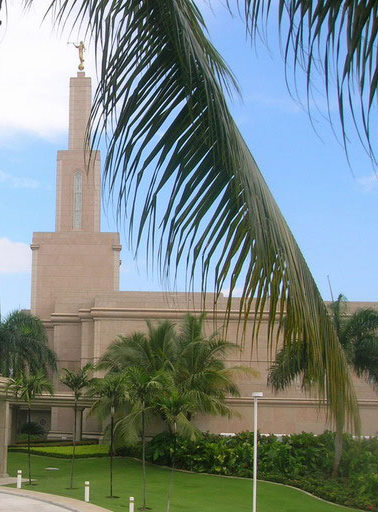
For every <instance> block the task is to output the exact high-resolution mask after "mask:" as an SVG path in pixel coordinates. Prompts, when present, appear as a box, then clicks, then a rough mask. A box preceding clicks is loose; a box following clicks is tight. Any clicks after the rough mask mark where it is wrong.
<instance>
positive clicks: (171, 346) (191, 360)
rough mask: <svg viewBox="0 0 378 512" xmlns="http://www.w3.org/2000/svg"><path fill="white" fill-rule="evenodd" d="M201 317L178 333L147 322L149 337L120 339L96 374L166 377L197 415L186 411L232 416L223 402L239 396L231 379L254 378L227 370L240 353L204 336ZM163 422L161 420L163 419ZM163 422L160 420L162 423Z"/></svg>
mask: <svg viewBox="0 0 378 512" xmlns="http://www.w3.org/2000/svg"><path fill="white" fill-rule="evenodd" d="M204 320H205V316H204V315H200V316H198V317H195V316H193V315H187V316H186V317H185V319H184V322H183V325H182V327H181V330H180V332H179V333H177V332H176V330H175V326H174V325H173V324H172V323H171V322H169V321H163V322H159V323H158V324H157V325H153V324H152V323H151V322H149V321H147V322H146V323H147V333H146V334H145V333H142V332H135V333H132V334H131V335H129V336H119V337H118V338H117V339H116V340H115V341H114V342H113V343H112V344H111V345H110V346H109V347H108V349H107V350H106V352H105V353H104V354H103V356H102V357H101V359H100V361H99V364H98V368H99V369H106V370H108V371H110V372H123V371H124V370H125V369H126V368H129V367H134V366H138V367H142V368H143V369H144V370H145V372H146V373H147V374H149V375H154V374H156V373H157V372H167V373H169V374H170V375H171V378H172V379H173V383H174V386H176V387H177V389H179V390H180V391H181V392H182V393H185V394H186V395H188V396H192V398H193V400H192V401H193V403H195V404H196V409H195V410H191V411H188V412H187V414H188V419H191V417H192V415H193V414H194V412H202V413H207V414H221V415H223V416H225V415H228V416H230V415H231V409H230V408H229V407H228V406H227V405H226V403H225V401H226V398H227V397H228V396H239V390H238V387H237V386H236V384H235V382H234V379H235V376H236V373H238V372H244V373H249V374H250V373H252V370H250V369H247V368H245V367H236V366H235V367H228V368H226V366H225V362H224V357H225V354H226V353H227V352H229V351H230V350H236V349H238V347H237V346H236V345H234V344H232V343H228V342H227V341H225V340H223V339H221V338H220V337H219V336H218V334H217V333H214V334H212V335H211V336H210V337H208V338H206V337H205V336H204V334H203V327H204ZM161 416H163V415H161ZM163 419H164V418H163Z"/></svg>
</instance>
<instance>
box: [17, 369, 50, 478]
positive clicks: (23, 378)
mask: <svg viewBox="0 0 378 512" xmlns="http://www.w3.org/2000/svg"><path fill="white" fill-rule="evenodd" d="M7 390H9V391H11V392H12V393H13V394H14V395H15V397H16V398H17V399H19V400H22V401H24V402H26V403H27V406H28V423H29V424H30V421H31V404H32V402H33V400H34V399H35V397H36V395H41V394H42V393H43V392H45V391H46V392H48V393H50V395H52V394H53V392H54V390H53V386H52V384H51V381H50V380H49V379H48V377H46V374H45V373H44V372H42V371H39V372H37V373H35V374H31V375H28V374H21V375H19V376H18V377H16V378H14V379H13V378H11V379H10V380H9V382H8V384H7ZM28 471H29V485H32V477H31V457H30V429H29V430H28Z"/></svg>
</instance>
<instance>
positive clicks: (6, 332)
mask: <svg viewBox="0 0 378 512" xmlns="http://www.w3.org/2000/svg"><path fill="white" fill-rule="evenodd" d="M48 370H56V355H55V353H54V352H53V351H52V350H51V349H50V348H49V347H48V345H47V336H46V330H45V328H44V325H43V323H42V322H41V320H40V319H39V318H38V317H36V316H33V315H31V314H29V313H26V312H25V311H14V312H13V313H11V314H9V315H8V316H7V317H6V318H5V320H3V321H2V322H0V374H1V375H3V376H4V377H13V378H17V377H19V376H21V375H25V374H27V373H29V374H37V373H38V372H40V371H42V372H43V373H47V371H48Z"/></svg>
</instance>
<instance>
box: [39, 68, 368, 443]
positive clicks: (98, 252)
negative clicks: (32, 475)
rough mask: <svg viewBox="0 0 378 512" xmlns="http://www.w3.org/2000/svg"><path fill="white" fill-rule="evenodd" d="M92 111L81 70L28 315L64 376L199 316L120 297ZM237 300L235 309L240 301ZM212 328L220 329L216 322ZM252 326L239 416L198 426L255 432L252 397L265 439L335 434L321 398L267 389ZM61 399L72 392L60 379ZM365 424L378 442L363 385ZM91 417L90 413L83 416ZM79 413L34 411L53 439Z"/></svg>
mask: <svg viewBox="0 0 378 512" xmlns="http://www.w3.org/2000/svg"><path fill="white" fill-rule="evenodd" d="M90 109H91V79H90V78H89V77H86V76H85V73H84V72H82V71H81V72H78V73H77V76H76V77H74V78H71V80H70V105H69V145H68V149H67V150H64V151H58V157H57V193H56V229H55V232H53V233H40V232H36V233H34V235H33V241H32V244H31V249H32V253H33V264H32V304H31V312H32V313H33V314H35V315H37V316H38V317H40V318H41V319H42V321H43V322H44V324H45V326H46V328H47V332H48V337H49V343H50V346H51V348H53V349H54V350H55V352H56V354H57V356H58V361H59V369H60V372H61V371H62V370H61V369H62V368H69V369H71V370H75V369H78V368H80V367H81V366H83V365H84V364H86V363H87V362H89V361H93V362H96V361H97V360H98V359H99V357H100V356H101V354H103V352H104V351H105V349H106V348H107V347H108V346H109V344H110V343H111V342H112V341H113V340H114V339H115V338H116V337H117V336H118V335H120V334H122V335H126V334H131V333H132V332H134V331H137V330H145V329H146V324H145V321H146V320H147V319H150V320H152V321H159V320H161V319H169V320H172V321H173V322H176V323H177V324H179V323H180V322H181V320H182V319H183V318H184V316H185V315H186V314H187V313H194V312H196V311H197V312H199V311H200V296H199V294H186V293H158V292H122V291H120V290H119V273H120V263H121V262H120V251H121V245H120V238H119V234H118V233H106V232H102V231H101V222H100V220H101V162H100V153H99V152H98V151H97V152H94V153H92V155H91V158H90V166H89V170H88V167H87V162H88V156H89V155H85V152H84V145H85V131H86V125H87V120H88V117H89V113H90ZM236 302H237V301H236ZM225 305H226V299H224V298H223V299H222V298H221V299H220V300H219V302H218V305H217V311H216V312H215V311H214V310H213V308H212V306H211V307H209V308H208V310H207V326H206V330H207V334H211V333H212V332H213V330H214V325H215V323H216V324H217V325H218V326H220V325H221V324H222V319H223V317H224V310H225ZM349 306H350V309H351V310H355V309H358V308H361V307H368V306H371V307H377V304H368V303H349ZM214 322H215V323H214ZM237 326H238V305H237V303H236V304H235V311H232V313H231V318H230V324H229V328H228V334H227V339H228V340H229V341H235V340H236V336H237V334H236V333H237ZM251 331H252V322H251V325H250V326H249V327H248V329H247V333H246V337H245V343H244V344H243V346H242V347H241V348H240V349H238V350H235V351H234V352H233V353H231V354H230V355H229V356H228V359H227V363H228V364H230V365H246V366H248V367H251V368H253V369H254V370H256V374H255V375H253V376H251V375H249V376H246V375H244V376H241V377H240V380H239V387H240V392H241V397H240V398H232V399H230V404H231V406H232V407H233V408H234V410H235V411H236V412H237V413H238V414H236V415H234V416H233V417H231V418H224V417H211V416H198V417H196V418H195V421H196V424H197V426H198V427H200V428H201V429H202V430H209V431H212V432H239V431H242V430H247V429H249V430H250V429H252V428H253V421H252V405H253V399H252V393H253V392H255V391H262V392H263V394H264V396H263V398H261V399H260V401H259V403H260V419H259V428H260V430H261V431H262V432H265V433H277V434H283V433H293V432H301V431H308V432H315V433H319V432H322V431H324V430H325V429H326V428H329V425H327V422H326V416H325V414H324V409H321V408H319V404H318V402H317V400H316V399H315V398H314V397H310V396H306V395H305V394H303V392H302V391H301V389H300V383H299V382H298V385H294V386H292V387H291V388H289V389H288V390H287V391H285V392H283V393H280V394H278V395H275V394H274V393H273V392H272V391H271V390H270V389H269V388H268V387H267V383H266V376H267V369H268V367H269V366H270V361H269V360H268V351H267V343H266V328H265V327H264V325H262V328H261V333H260V336H259V340H258V344H257V345H256V344H255V345H254V346H253V347H252V346H251ZM55 386H56V391H57V396H58V395H59V393H61V394H64V393H67V392H68V390H67V388H64V386H63V385H62V384H60V383H59V379H58V378H56V383H55ZM356 390H357V394H358V399H359V405H360V413H361V419H362V433H363V434H369V435H372V434H376V432H377V428H378V427H377V412H378V397H377V394H376V393H375V391H373V389H372V388H371V387H370V386H369V385H368V384H366V383H365V382H363V381H362V380H357V379H356ZM83 410H84V409H83ZM72 415H73V411H72V410H71V408H67V407H66V408H64V407H60V406H59V403H58V402H56V403H55V404H54V403H53V404H52V405H49V406H48V407H44V406H43V403H42V402H41V403H40V405H39V406H38V405H37V406H36V407H35V410H34V412H33V420H37V421H40V422H41V424H43V425H44V426H45V428H47V430H48V431H49V436H50V437H59V438H63V437H68V436H70V435H71V432H72V420H73V416H72ZM81 425H82V430H83V435H84V436H98V435H101V431H102V425H101V424H99V423H98V422H97V420H95V419H94V418H91V417H87V415H86V413H85V410H84V414H83V418H82V422H81Z"/></svg>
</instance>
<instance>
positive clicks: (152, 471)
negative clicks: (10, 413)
mask: <svg viewBox="0 0 378 512" xmlns="http://www.w3.org/2000/svg"><path fill="white" fill-rule="evenodd" d="M47 467H56V468H59V471H47V470H46V469H45V468H47ZM17 469H22V470H23V473H24V476H26V475H27V455H26V454H24V453H9V463H8V472H9V474H10V475H11V476H15V475H16V473H17ZM69 469H70V461H69V460H67V459H58V458H52V457H45V456H38V455H33V456H32V477H33V478H36V479H37V482H36V483H37V485H35V486H33V487H28V486H26V487H25V488H26V489H28V488H29V489H31V490H34V491H41V492H47V493H51V494H60V495H63V496H69V497H72V498H76V499H83V496H84V481H85V480H89V481H90V483H91V502H93V503H95V504H96V505H99V506H102V507H105V508H108V509H110V510H112V511H114V512H118V511H123V512H124V511H125V510H128V508H127V506H126V504H127V503H128V499H129V496H134V497H135V500H136V505H137V507H138V506H140V504H141V496H142V487H141V480H142V479H141V476H142V475H141V465H140V463H139V462H138V461H135V460H133V459H128V458H116V459H115V460H114V481H113V482H114V485H113V490H114V494H116V495H118V496H120V498H119V499H109V498H106V496H107V495H108V494H109V466H108V461H107V459H105V458H89V459H78V460H77V461H76V462H75V485H76V486H77V487H79V488H78V489H75V490H69V489H67V487H68V485H69ZM169 476H170V471H169V470H168V469H165V468H162V467H158V466H152V465H148V466H147V501H148V505H149V506H150V507H151V508H152V510H153V511H154V512H165V511H166V506H167V505H166V503H167V491H168V485H169ZM251 510H252V482H251V480H248V479H231V478H223V477H219V476H213V475H203V474H188V473H183V472H179V471H178V472H176V473H175V480H174V493H173V499H172V502H171V511H172V512H176V511H177V512H198V511H200V512H236V511H237V512H250V511H251ZM258 510H259V512H277V511H279V512H303V511H306V512H341V511H342V510H344V511H347V510H349V511H350V510H352V509H347V508H345V507H339V506H337V505H331V504H328V503H325V502H322V501H320V500H317V499H315V498H312V497H311V496H308V495H306V494H304V493H302V492H300V491H297V490H296V489H290V488H286V487H283V486H279V485H275V484H272V483H269V482H259V484H258Z"/></svg>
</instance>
